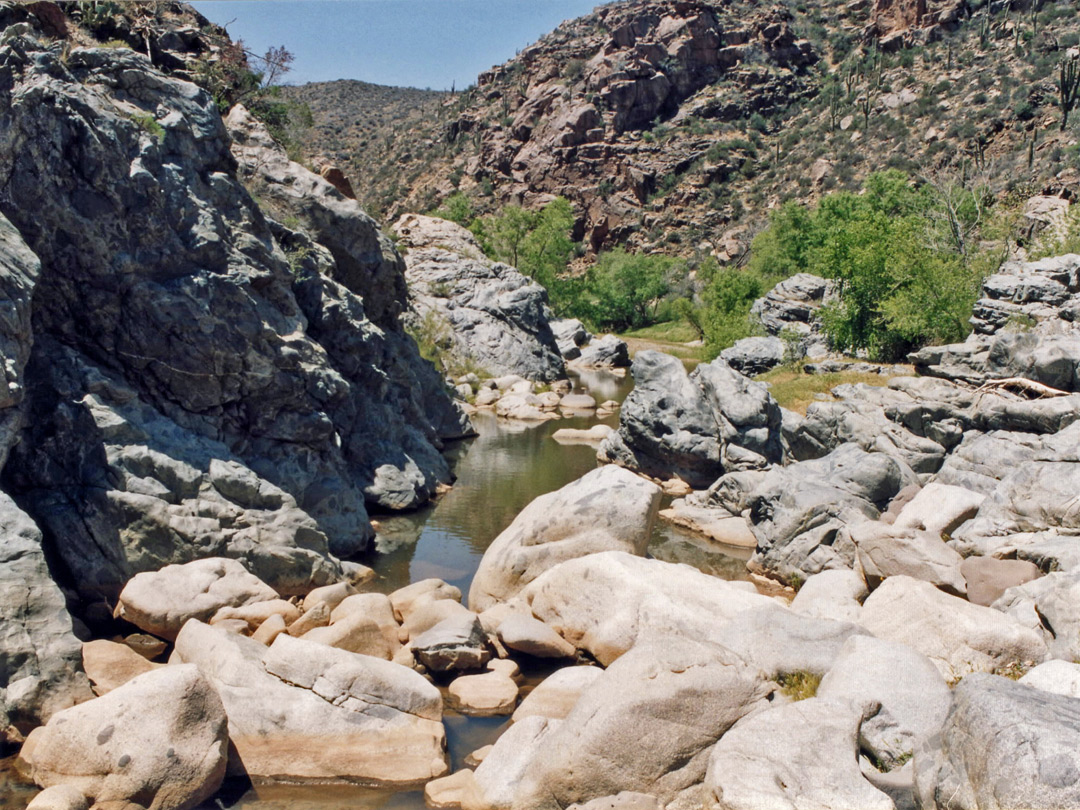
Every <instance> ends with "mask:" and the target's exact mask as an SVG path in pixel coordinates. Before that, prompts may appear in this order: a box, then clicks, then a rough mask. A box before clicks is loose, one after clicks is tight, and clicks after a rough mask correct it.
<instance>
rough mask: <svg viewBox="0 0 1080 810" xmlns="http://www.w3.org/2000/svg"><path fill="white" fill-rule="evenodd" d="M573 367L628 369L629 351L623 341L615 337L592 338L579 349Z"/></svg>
mask: <svg viewBox="0 0 1080 810" xmlns="http://www.w3.org/2000/svg"><path fill="white" fill-rule="evenodd" d="M574 365H577V366H584V367H585V368H628V367H629V366H630V349H629V348H628V347H627V345H626V341H625V340H622V339H620V338H617V337H616V336H615V335H602V336H600V337H594V338H592V339H590V340H589V342H588V343H587V344H585V345H584V346H582V347H581V353H580V354H579V355H578V356H577V358H576V359H575V360H574Z"/></svg>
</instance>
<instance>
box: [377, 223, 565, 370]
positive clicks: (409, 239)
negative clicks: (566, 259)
mask: <svg viewBox="0 0 1080 810" xmlns="http://www.w3.org/2000/svg"><path fill="white" fill-rule="evenodd" d="M393 230H394V232H395V233H397V234H398V235H399V236H400V237H402V238H403V240H404V244H405V245H406V246H407V247H408V252H407V253H406V255H405V279H406V280H407V282H408V285H409V295H410V301H411V305H412V307H413V309H414V311H415V314H414V316H413V317H414V319H415V320H416V321H417V322H418V323H421V324H423V326H422V327H421V328H424V329H428V330H439V331H441V332H442V333H443V335H444V336H445V340H446V342H447V343H448V344H449V345H450V347H451V353H452V354H453V355H455V356H456V357H457V358H458V362H459V363H463V362H470V363H472V364H474V365H476V366H477V367H479V368H481V369H483V370H484V371H486V372H487V373H488V374H491V375H505V374H518V375H520V376H522V377H525V378H526V379H529V380H541V381H544V382H548V381H551V380H556V379H560V378H562V377H565V376H566V370H565V368H564V366H563V358H562V356H561V354H560V351H559V346H558V345H557V343H556V340H555V336H554V335H553V334H552V331H551V327H550V326H549V325H548V306H547V292H546V291H545V290H544V288H543V287H542V286H540V285H539V284H537V283H536V282H535V281H533V280H532V279H530V278H529V277H527V276H525V275H523V274H521V273H519V272H518V271H517V270H516V269H514V268H513V267H510V266H509V265H506V264H501V263H499V262H492V261H490V260H488V259H487V258H486V257H485V256H484V254H483V251H482V250H481V249H480V246H479V244H478V243H477V242H476V239H475V238H474V237H473V235H472V234H471V233H469V232H468V231H467V230H465V229H464V228H462V227H461V226H460V225H457V224H455V223H453V222H447V221H446V220H441V219H437V218H435V217H425V216H421V215H419V214H405V215H403V216H402V217H401V218H400V219H398V221H397V222H395V223H394V225H393Z"/></svg>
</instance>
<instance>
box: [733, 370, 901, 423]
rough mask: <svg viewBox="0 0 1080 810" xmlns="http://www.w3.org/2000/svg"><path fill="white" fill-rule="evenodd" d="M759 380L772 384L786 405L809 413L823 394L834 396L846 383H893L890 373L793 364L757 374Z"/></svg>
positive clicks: (782, 405)
mask: <svg viewBox="0 0 1080 810" xmlns="http://www.w3.org/2000/svg"><path fill="white" fill-rule="evenodd" d="M754 379H756V380H757V381H758V382H764V383H768V384H769V393H771V394H772V396H773V399H775V400H776V401H777V402H778V403H779V404H780V407H782V408H787V409H788V410H789V411H795V413H798V414H801V415H802V416H806V409H807V407H808V406H809V405H810V404H811V403H812V402H818V401H820V400H821V397H820V396H819V395H820V394H825V395H826V396H827V398H828V399H830V400H831V399H834V397H833V396H832V394H831V391H832V389H833V388H835V387H836V386H838V385H841V384H843V383H866V384H867V385H872V386H874V387H876V388H884V387H885V386H886V385H888V384H889V375H887V374H867V373H865V372H855V371H839V372H836V373H835V374H806V373H804V372H803V371H800V370H796V369H791V368H777V369H773V370H772V371H769V372H766V373H765V374H761V375H759V376H757V377H755V378H754Z"/></svg>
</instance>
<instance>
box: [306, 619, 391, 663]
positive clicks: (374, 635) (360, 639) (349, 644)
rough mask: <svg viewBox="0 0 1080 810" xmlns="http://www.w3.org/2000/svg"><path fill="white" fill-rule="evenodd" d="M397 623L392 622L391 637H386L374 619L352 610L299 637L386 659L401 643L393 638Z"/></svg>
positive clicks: (384, 631)
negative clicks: (346, 614)
mask: <svg viewBox="0 0 1080 810" xmlns="http://www.w3.org/2000/svg"><path fill="white" fill-rule="evenodd" d="M397 627H398V625H397V623H396V622H395V623H394V626H393V630H394V637H393V638H388V635H389V634H388V633H387V632H386V629H385V628H384V627H383V626H382V625H380V624H379V622H378V621H376V620H375V619H373V618H371V617H369V616H366V615H364V614H362V613H352V614H350V615H348V616H346V617H344V618H342V619H340V620H338V621H336V622H334V623H332V624H329V625H327V626H325V627H315V628H313V629H311V630H308V631H307V632H306V633H304V634H303V635H302V636H300V637H301V638H302V639H304V640H305V641H314V642H315V643H317V644H326V645H327V646H329V647H336V648H337V649H339V650H348V651H349V652H354V653H362V654H364V655H371V656H374V657H376V658H383V659H385V660H387V661H389V660H391V659H392V658H393V657H394V654H395V653H396V652H397V651H398V649H399V648H400V646H401V645H400V644H399V643H398V640H397Z"/></svg>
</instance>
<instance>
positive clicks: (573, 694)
mask: <svg viewBox="0 0 1080 810" xmlns="http://www.w3.org/2000/svg"><path fill="white" fill-rule="evenodd" d="M603 672H604V670H602V669H600V667H563V668H562V669H557V670H555V671H554V672H552V673H551V674H550V675H548V676H547V677H546V678H544V680H542V681H540V683H539V684H537V685H536V687H535V688H534V689H533V690H532V691H531V692H530V693H529V694H528V695H526V696H525V699H524V700H523V701H521V705H520V706H518V707H517V709H516V710H515V711H514V722H515V723H517V722H520V721H521V720H523V719H525V718H526V717H533V716H540V717H546V718H548V719H550V720H562V719H563V718H564V717H566V715H568V714H569V713H570V710H571V709H573V708H574V706H575V705H577V702H578V700H579V699H580V698H581V695H582V694H583V693H584V692H585V690H586V689H588V688H589V687H590V686H592V684H593V683H594V682H595V681H596V680H597V679H598V678H599V677H600V676H601V675H602V674H603Z"/></svg>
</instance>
